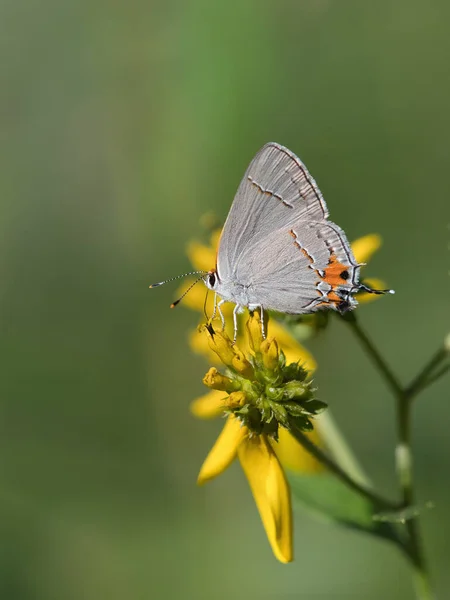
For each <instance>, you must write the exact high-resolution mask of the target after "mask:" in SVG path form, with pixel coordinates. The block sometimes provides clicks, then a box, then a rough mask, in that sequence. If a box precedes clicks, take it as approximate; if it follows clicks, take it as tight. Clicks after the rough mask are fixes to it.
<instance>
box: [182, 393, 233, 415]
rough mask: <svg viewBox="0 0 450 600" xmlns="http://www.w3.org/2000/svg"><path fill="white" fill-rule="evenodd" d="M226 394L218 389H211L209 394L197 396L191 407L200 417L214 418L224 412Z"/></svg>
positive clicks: (193, 412) (192, 411)
mask: <svg viewBox="0 0 450 600" xmlns="http://www.w3.org/2000/svg"><path fill="white" fill-rule="evenodd" d="M225 398H226V394H225V393H224V392H219V391H217V390H211V391H210V392H208V393H207V394H204V395H203V396H200V397H199V398H196V399H195V400H193V401H192V402H191V405H190V407H189V408H190V409H191V413H192V414H193V415H194V417H197V418H198V419H214V418H215V417H220V415H221V414H223V409H224V407H225V402H224V399H225Z"/></svg>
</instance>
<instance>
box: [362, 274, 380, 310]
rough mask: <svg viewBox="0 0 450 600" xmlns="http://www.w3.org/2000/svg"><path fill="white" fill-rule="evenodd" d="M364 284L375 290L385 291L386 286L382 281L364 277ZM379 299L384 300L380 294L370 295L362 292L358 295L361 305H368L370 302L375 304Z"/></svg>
mask: <svg viewBox="0 0 450 600" xmlns="http://www.w3.org/2000/svg"><path fill="white" fill-rule="evenodd" d="M364 283H365V284H366V285H367V286H368V287H371V288H373V289H374V290H385V289H386V284H385V283H384V281H382V280H381V279H375V278H369V277H367V278H366V277H364ZM378 298H382V296H380V295H379V294H370V293H369V292H360V293H359V294H357V296H356V299H357V300H358V302H359V303H360V304H367V303H368V302H373V301H374V300H378Z"/></svg>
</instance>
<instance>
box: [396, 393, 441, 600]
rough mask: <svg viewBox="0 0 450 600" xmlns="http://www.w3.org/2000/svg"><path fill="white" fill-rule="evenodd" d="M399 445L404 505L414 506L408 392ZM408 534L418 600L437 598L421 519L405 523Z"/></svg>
mask: <svg viewBox="0 0 450 600" xmlns="http://www.w3.org/2000/svg"><path fill="white" fill-rule="evenodd" d="M397 417H398V418H397V423H398V443H397V448H396V453H395V456H396V465H397V472H398V476H399V481H400V488H401V493H402V504H403V506H404V507H405V508H406V507H410V506H413V505H414V486H413V465H412V452H411V402H410V400H409V398H408V397H407V396H406V393H403V395H402V396H401V397H400V398H398V400H397ZM405 528H406V532H407V534H408V541H407V548H406V551H407V553H408V556H409V558H410V561H411V565H412V568H413V574H414V575H413V582H414V587H415V590H416V595H417V598H418V599H419V600H432V599H433V598H434V595H433V591H432V588H431V583H430V579H429V575H428V569H427V565H426V561H425V557H424V553H423V548H422V542H421V535H420V524H419V519H418V518H417V517H414V518H412V519H408V520H406V521H405Z"/></svg>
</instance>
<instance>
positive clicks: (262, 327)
mask: <svg viewBox="0 0 450 600" xmlns="http://www.w3.org/2000/svg"><path fill="white" fill-rule="evenodd" d="M259 310H260V313H261V334H262V337H263V340H265V339H266V328H265V326H264V309H263V307H262V306H261V305H259Z"/></svg>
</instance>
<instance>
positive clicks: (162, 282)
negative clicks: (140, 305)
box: [148, 271, 207, 289]
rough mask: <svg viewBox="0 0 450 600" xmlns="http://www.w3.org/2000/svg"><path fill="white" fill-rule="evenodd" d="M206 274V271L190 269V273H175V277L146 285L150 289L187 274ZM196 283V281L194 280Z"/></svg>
mask: <svg viewBox="0 0 450 600" xmlns="http://www.w3.org/2000/svg"><path fill="white" fill-rule="evenodd" d="M200 273H201V274H202V275H206V273H207V271H191V273H183V275H177V276H176V277H171V278H170V279H166V280H165V281H159V282H158V283H152V285H149V286H148V287H149V288H150V289H152V288H155V287H159V286H160V285H164V284H165V283H169V281H175V279H181V278H182V277H187V276H188V275H199V274H200ZM200 279H201V277H200ZM197 281H199V279H197ZM196 283H197V282H196Z"/></svg>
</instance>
